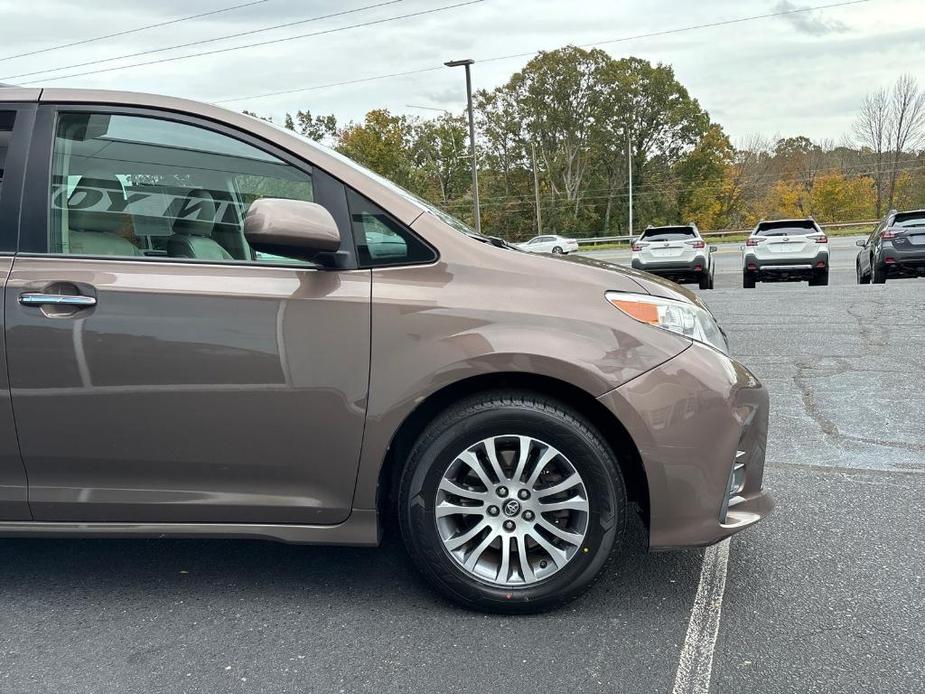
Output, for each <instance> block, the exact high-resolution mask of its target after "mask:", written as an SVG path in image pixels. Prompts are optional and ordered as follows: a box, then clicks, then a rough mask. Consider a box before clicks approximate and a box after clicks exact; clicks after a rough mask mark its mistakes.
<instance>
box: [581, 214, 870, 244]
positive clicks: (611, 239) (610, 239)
mask: <svg viewBox="0 0 925 694" xmlns="http://www.w3.org/2000/svg"><path fill="white" fill-rule="evenodd" d="M879 221H880V220H878V219H874V220H872V221H863V222H839V223H837V224H835V223H833V224H820V225H819V226H820V227H822V228H823V229H840V228H843V227H859V226H865V225H866V226H873V225H874V224H877V223H878V222H879ZM752 229H754V227H749V228H748V229H724V230H720V231H703V232H701V233H700V235H701V236H703V237H704V238H708V237H711V236H735V235H737V234H739V235H741V234H750V233H752ZM634 238H636V236H627V235H624V236H593V237H589V238H576V239H575V240H576V241H577V242H578V245H579V246H594V245H597V244H599V243H620V242H621V241H626V242H629V241H632V240H633V239H634Z"/></svg>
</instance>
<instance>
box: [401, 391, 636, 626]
mask: <svg viewBox="0 0 925 694" xmlns="http://www.w3.org/2000/svg"><path fill="white" fill-rule="evenodd" d="M399 503H400V520H401V530H402V536H403V538H404V541H405V544H406V546H407V548H408V552H409V554H410V555H411V558H412V560H413V561H414V562H415V564H416V565H417V566H418V568H419V569H420V571H421V572H422V574H423V575H424V576H425V577H426V578H427V579H428V580H429V581H430V582H431V584H432V585H434V586H435V587H436V588H437V589H438V590H439V591H440V592H442V593H443V594H444V595H445V596H447V597H448V598H450V599H451V600H454V601H456V602H458V603H461V604H463V605H465V606H468V607H473V608H477V609H483V610H489V611H494V612H508V613H524V612H537V611H541V610H544V609H549V608H551V607H555V606H558V605H561V604H563V603H566V602H568V601H569V600H571V599H573V598H575V597H576V596H578V595H579V594H581V593H582V592H583V591H584V590H586V589H587V588H588V587H589V586H590V585H591V583H592V582H593V581H594V579H595V577H596V576H597V575H598V574H599V573H600V571H601V569H602V568H603V567H604V565H605V564H606V562H607V559H608V558H609V557H610V555H611V553H612V551H613V549H614V547H615V546H616V545H618V544H620V543H621V542H622V538H623V529H624V523H625V515H626V491H625V486H624V483H623V478H622V475H621V473H620V468H619V466H618V464H617V461H616V460H615V459H614V456H613V453H612V452H611V451H610V448H609V447H608V446H607V444H606V443H605V442H604V440H603V438H602V437H601V436H600V434H599V433H598V432H597V431H596V430H595V429H594V428H593V426H592V425H591V424H590V423H589V422H587V421H586V420H585V419H584V418H583V417H582V416H581V415H580V414H578V413H577V412H574V411H573V410H571V409H570V408H568V407H566V406H564V405H562V404H560V403H558V402H555V401H553V400H550V399H546V398H544V397H541V396H537V395H532V394H529V393H525V392H517V393H515V392H511V393H493V394H490V395H483V396H478V397H474V398H471V399H468V400H466V401H464V402H461V403H459V404H457V405H456V406H454V407H452V408H451V409H449V410H447V411H446V412H444V413H443V414H442V415H440V416H439V417H438V418H437V419H436V420H435V421H434V422H433V423H431V424H430V426H428V427H427V429H426V430H425V431H424V433H423V434H422V435H421V437H420V438H419V440H418V442H417V444H416V445H415V446H414V448H413V450H412V452H411V455H410V457H409V460H408V464H407V467H406V468H405V470H404V473H403V475H402V480H401V485H400V494H399Z"/></svg>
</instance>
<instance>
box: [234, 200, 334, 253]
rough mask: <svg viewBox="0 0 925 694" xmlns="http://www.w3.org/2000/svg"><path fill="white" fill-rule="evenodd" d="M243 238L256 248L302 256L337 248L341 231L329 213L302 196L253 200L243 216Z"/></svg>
mask: <svg viewBox="0 0 925 694" xmlns="http://www.w3.org/2000/svg"><path fill="white" fill-rule="evenodd" d="M244 238H246V239H247V242H248V243H249V244H250V245H251V247H252V248H254V249H255V250H258V251H262V252H264V253H271V254H273V255H282V256H288V257H295V258H300V259H302V260H312V259H314V258H315V256H317V255H318V254H320V253H336V252H337V250H338V249H339V248H340V232H339V231H338V229H337V222H335V221H334V217H332V216H331V213H330V212H328V211H327V210H326V209H325V208H323V207H322V206H321V205H319V204H317V203H314V202H304V201H302V200H283V199H280V198H261V199H259V200H256V201H255V202H254V203H253V204H252V205H251V206H250V209H249V210H248V211H247V215H246V216H245V217H244Z"/></svg>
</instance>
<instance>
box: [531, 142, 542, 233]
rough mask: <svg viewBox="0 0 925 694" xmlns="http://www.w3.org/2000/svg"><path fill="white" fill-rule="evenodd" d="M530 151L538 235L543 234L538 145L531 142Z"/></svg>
mask: <svg viewBox="0 0 925 694" xmlns="http://www.w3.org/2000/svg"><path fill="white" fill-rule="evenodd" d="M530 152H531V154H532V155H533V194H534V195H535V196H536V235H537V236H541V235H542V234H543V213H542V212H541V211H540V179H539V176H538V175H537V173H536V146H535V145H534V144H533V143H532V142H531V143H530Z"/></svg>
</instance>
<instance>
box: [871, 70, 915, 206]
mask: <svg viewBox="0 0 925 694" xmlns="http://www.w3.org/2000/svg"><path fill="white" fill-rule="evenodd" d="M854 133H855V135H856V136H857V138H858V140H859V142H860V144H861V145H862V146H863V147H866V148H868V149H869V151H870V156H871V159H872V162H871V166H872V168H873V171H872V173H873V176H874V182H875V183H876V186H877V216H878V217H879V216H880V215H882V214H883V212H884V202H886V207H887V208H888V209H889V208H892V207H893V203H894V201H895V199H896V181H897V179H898V178H899V173H900V171H901V169H902V166H903V163H904V162H903V154H904V153H906V152H908V151H910V150H912V151H914V150H915V149H916V148H918V147H921V146H922V145H923V144H925V92H922V91H921V90H920V89H919V85H918V82H917V81H916V79H915V77H913V76H912V75H902V76H901V77H900V78H899V79H898V80H896V84H894V85H893V88H892V89H890V90H886V89H880V90H878V91H876V92H874V93H873V94H869V95H868V96H867V97H866V98H865V99H864V103H863V104H862V105H861V112H860V113H859V114H858V117H857V120H856V121H855V123H854Z"/></svg>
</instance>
